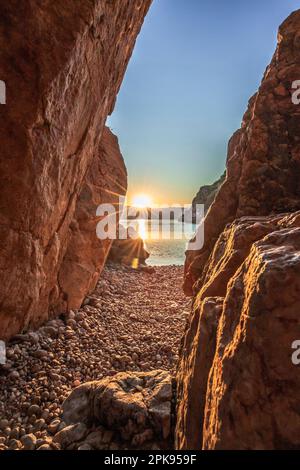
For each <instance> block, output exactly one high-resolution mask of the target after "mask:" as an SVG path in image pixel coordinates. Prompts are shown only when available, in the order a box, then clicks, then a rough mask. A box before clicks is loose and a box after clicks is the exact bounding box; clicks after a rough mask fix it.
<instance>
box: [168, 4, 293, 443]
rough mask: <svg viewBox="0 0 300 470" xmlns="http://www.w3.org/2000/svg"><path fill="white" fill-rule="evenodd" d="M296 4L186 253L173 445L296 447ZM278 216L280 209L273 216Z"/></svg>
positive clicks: (280, 33)
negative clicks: (188, 303) (198, 244)
mask: <svg viewBox="0 0 300 470" xmlns="http://www.w3.org/2000/svg"><path fill="white" fill-rule="evenodd" d="M299 31H300V11H297V12H295V13H293V14H292V15H291V16H290V17H289V18H288V19H287V20H286V21H285V22H284V23H283V25H282V26H281V27H280V30H279V35H278V46H277V49H276V52H275V55H274V57H273V60H272V62H271V64H270V66H269V67H268V68H267V70H266V73H265V75H264V78H263V81H262V84H261V87H260V89H259V91H258V93H257V94H256V95H255V96H254V97H253V98H251V100H250V102H249V108H248V111H247V112H246V114H245V116H244V119H243V123H242V127H241V129H240V130H239V131H237V132H236V133H235V134H234V136H233V137H232V139H231V141H230V143H229V149H228V159H227V175H226V180H225V182H224V183H223V185H222V187H221V188H220V190H219V193H218V194H217V196H216V199H215V202H214V203H213V205H212V207H211V208H210V210H209V211H208V214H207V216H206V219H205V244H204V247H203V249H202V250H201V251H199V252H188V253H187V260H186V277H185V290H186V292H187V293H188V294H190V295H191V294H192V295H194V302H193V311H192V315H191V318H190V320H189V323H188V325H187V329H186V333H185V337H184V340H183V344H182V348H181V356H180V364H179V367H178V372H177V383H178V386H177V387H178V389H177V395H178V396H177V403H178V407H177V430H176V445H177V448H180V449H201V448H203V449H209V450H212V449H295V448H299V447H300V440H299V435H300V434H299V431H300V413H299V399H298V396H299V394H298V389H299V381H300V376H299V368H297V367H296V366H295V365H294V364H293V363H292V352H293V351H292V343H293V341H295V340H298V339H300V321H299V302H300V296H299V286H298V284H299V269H300V264H299V243H300V231H299V220H300V213H299V212H298V211H297V210H298V209H299V208H300V197H299V196H300V193H299V191H300V185H299V176H300V175H299V170H300V146H299V142H300V132H299V130H300V128H299V125H300V119H299V118H300V107H299V106H296V105H295V104H293V103H292V98H291V94H292V91H293V90H292V83H293V81H294V80H298V79H299V77H300V41H299V37H300V36H299ZM283 213H285V214H283Z"/></svg>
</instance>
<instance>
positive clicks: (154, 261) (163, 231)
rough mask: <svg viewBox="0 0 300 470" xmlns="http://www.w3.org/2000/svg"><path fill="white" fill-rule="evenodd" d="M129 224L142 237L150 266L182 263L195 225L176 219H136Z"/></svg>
mask: <svg viewBox="0 0 300 470" xmlns="http://www.w3.org/2000/svg"><path fill="white" fill-rule="evenodd" d="M131 225H133V226H134V228H135V229H136V230H137V232H138V233H139V235H140V237H141V238H143V240H144V242H145V245H146V249H147V251H148V252H149V253H150V258H149V259H148V260H147V264H149V265H150V266H166V265H170V264H175V265H183V264H184V259H185V255H184V253H185V250H186V245H187V243H188V241H189V240H190V239H191V238H192V237H193V235H194V233H195V230H196V225H194V224H187V223H185V224H184V223H181V222H177V221H171V222H166V221H159V220H157V221H156V220H155V221H152V222H149V221H147V220H138V221H136V222H134V223H133V224H132V222H131Z"/></svg>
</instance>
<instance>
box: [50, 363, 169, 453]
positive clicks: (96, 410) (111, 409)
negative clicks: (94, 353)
mask: <svg viewBox="0 0 300 470" xmlns="http://www.w3.org/2000/svg"><path fill="white" fill-rule="evenodd" d="M171 401H172V380H171V377H170V375H169V374H168V373H167V372H165V371H160V370H157V371H156V370H155V371H151V372H137V373H133V372H127V373H124V372H122V373H119V374H116V375H115V376H114V377H113V378H106V379H103V380H101V381H98V382H90V383H86V384H83V385H81V386H80V387H78V388H76V389H75V390H73V392H72V393H71V394H70V396H69V397H68V398H67V399H66V401H65V402H64V404H63V418H64V420H65V422H66V423H67V424H71V425H72V423H74V422H78V421H80V422H84V423H85V424H86V425H87V426H91V425H92V423H98V424H99V425H101V426H104V428H105V430H104V431H101V433H100V432H97V433H96V434H95V433H93V434H90V435H89V436H88V438H87V439H86V441H85V442H86V443H88V444H89V445H91V446H92V447H96V446H97V445H98V443H100V444H109V443H110V442H111V441H112V439H113V432H116V431H118V432H119V433H120V436H121V438H122V439H123V440H125V441H130V440H131V441H132V443H133V444H132V445H139V443H141V442H142V441H143V442H145V441H146V440H148V438H149V439H150V437H149V435H150V434H149V432H150V431H149V430H152V433H153V435H156V436H159V437H160V438H161V439H163V440H167V439H168V438H169V435H170V428H171ZM56 436H57V435H56ZM56 436H55V441H56ZM135 436H138V437H136V438H135Z"/></svg>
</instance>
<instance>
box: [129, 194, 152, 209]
mask: <svg viewBox="0 0 300 470" xmlns="http://www.w3.org/2000/svg"><path fill="white" fill-rule="evenodd" d="M151 205H152V198H151V197H150V196H149V195H148V194H136V195H135V196H134V197H133V198H132V206H133V207H136V208H137V209H145V208H147V207H151Z"/></svg>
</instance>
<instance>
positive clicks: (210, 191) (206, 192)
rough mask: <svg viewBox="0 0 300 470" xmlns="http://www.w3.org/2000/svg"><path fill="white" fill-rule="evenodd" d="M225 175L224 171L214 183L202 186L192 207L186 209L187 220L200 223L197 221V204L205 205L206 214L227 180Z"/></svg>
mask: <svg viewBox="0 0 300 470" xmlns="http://www.w3.org/2000/svg"><path fill="white" fill-rule="evenodd" d="M225 176H226V175H225V173H224V174H223V175H222V176H221V177H220V178H219V179H218V180H217V181H215V182H214V183H212V184H207V185H205V186H201V187H200V189H199V191H198V193H197V194H196V196H195V197H194V199H193V201H192V207H191V208H190V209H189V210H187V211H185V214H184V217H185V221H186V222H189V221H191V222H192V223H193V224H196V223H199V221H197V204H198V205H199V204H201V205H203V206H204V214H206V213H207V211H208V209H209V208H210V206H211V205H212V203H213V202H214V199H215V197H216V194H217V192H218V190H219V189H220V187H221V186H222V184H223V182H224V180H225Z"/></svg>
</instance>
